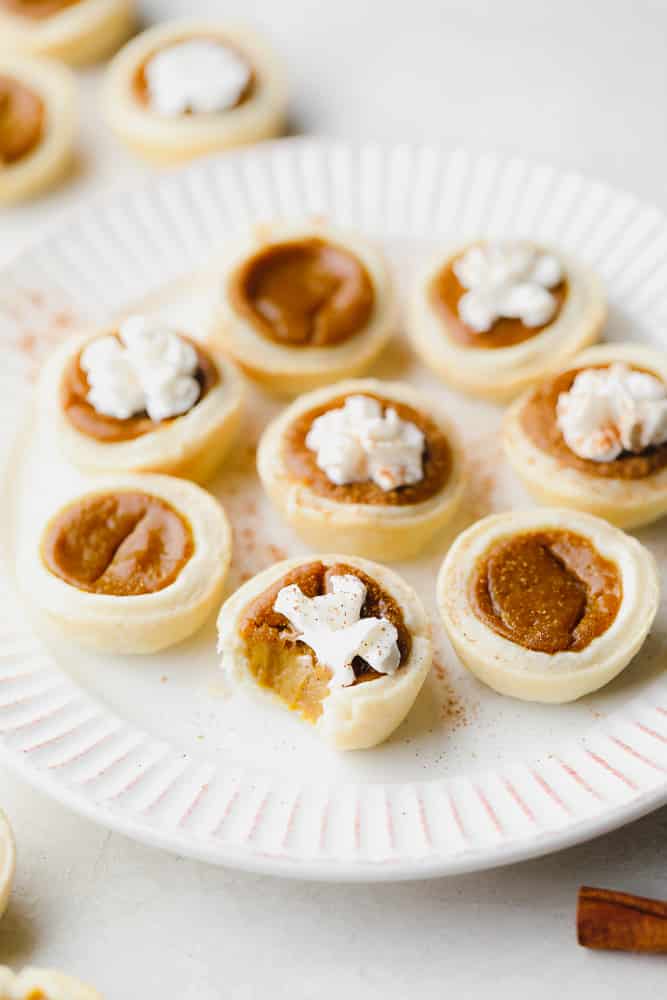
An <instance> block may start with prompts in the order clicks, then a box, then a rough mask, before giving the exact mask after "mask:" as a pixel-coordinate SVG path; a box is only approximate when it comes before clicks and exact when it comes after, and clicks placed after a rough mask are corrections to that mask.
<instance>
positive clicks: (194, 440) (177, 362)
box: [39, 316, 243, 482]
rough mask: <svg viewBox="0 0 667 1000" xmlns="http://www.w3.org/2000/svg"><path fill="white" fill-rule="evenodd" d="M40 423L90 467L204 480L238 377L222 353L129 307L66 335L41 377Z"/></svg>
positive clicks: (219, 449) (218, 449) (225, 434)
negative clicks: (99, 326) (95, 326)
mask: <svg viewBox="0 0 667 1000" xmlns="http://www.w3.org/2000/svg"><path fill="white" fill-rule="evenodd" d="M39 400H40V405H41V410H42V413H43V416H44V421H43V423H44V426H45V427H46V428H47V429H48V431H49V433H54V434H55V435H56V437H57V440H58V443H59V446H60V447H61V449H62V451H63V453H64V455H65V457H66V458H67V459H68V460H69V461H71V462H73V463H74V464H75V465H77V466H79V467H80V468H82V469H83V470H85V471H86V472H90V473H101V472H105V473H106V472H162V473H169V474H171V475H177V476H183V477H185V478H188V479H194V480H195V481H197V482H204V481H205V480H206V479H208V478H210V476H211V475H212V474H213V473H214V472H215V471H216V469H217V468H218V466H219V465H220V463H221V461H222V460H223V458H224V456H225V454H226V453H227V451H228V449H229V447H230V446H231V444H232V441H233V440H234V437H235V435H236V432H237V430H238V425H239V421H240V416H241V409H242V402H243V388H242V382H241V379H240V377H239V375H238V373H237V372H236V370H235V369H234V366H233V365H231V364H230V363H229V362H228V361H227V360H226V359H225V357H224V356H223V355H222V353H221V352H220V351H219V350H216V349H215V348H214V347H213V346H211V345H204V344H201V343H198V342H196V341H195V340H193V339H191V338H189V337H188V336H187V335H186V334H184V333H181V332H180V331H176V330H172V329H171V328H169V327H168V326H166V325H165V324H162V323H156V322H149V321H147V320H146V319H144V318H143V317H141V316H134V317H130V319H128V320H125V321H124V322H123V323H121V324H120V326H119V327H117V328H111V329H109V330H105V331H101V332H100V333H98V334H94V335H92V336H90V335H86V336H82V337H74V338H72V339H70V340H68V341H66V342H65V343H64V344H63V345H62V346H61V347H60V348H59V349H58V350H57V351H56V352H55V353H54V355H53V356H52V358H50V359H49V361H48V362H47V364H46V366H45V368H44V371H43V373H42V376H41V378H40V387H39Z"/></svg>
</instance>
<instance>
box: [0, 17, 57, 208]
mask: <svg viewBox="0 0 667 1000" xmlns="http://www.w3.org/2000/svg"><path fill="white" fill-rule="evenodd" d="M1 31H2V28H1V27H0V33H1ZM75 128H76V95H75V90H74V80H73V77H72V75H71V73H70V72H69V70H67V69H65V67H63V66H59V65H58V64H57V63H53V62H49V61H47V60H45V59H37V58H30V57H27V56H14V55H10V54H3V53H2V52H0V205H3V204H11V203H13V202H16V201H20V200H21V199H24V198H29V197H31V196H32V195H35V194H37V193H38V192H39V191H42V190H44V189H45V188H47V187H49V186H51V185H52V184H54V183H55V182H56V181H57V180H58V179H59V178H60V177H61V175H62V174H63V173H64V172H65V171H66V170H67V168H68V166H69V164H70V160H71V158H72V152H73V148H74V134H75Z"/></svg>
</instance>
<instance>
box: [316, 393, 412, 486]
mask: <svg viewBox="0 0 667 1000" xmlns="http://www.w3.org/2000/svg"><path fill="white" fill-rule="evenodd" d="M306 447H307V448H309V449H310V450H311V451H314V452H316V455H317V457H316V462H317V465H318V466H319V468H320V469H322V470H323V471H324V472H325V473H326V475H327V477H328V479H329V480H330V481H331V482H332V483H335V484H336V485H337V486H344V485H346V484H347V483H362V482H367V481H368V480H372V481H373V482H374V483H376V484H377V485H378V486H379V487H380V489H382V490H393V489H396V488H397V487H399V486H406V485H409V484H411V483H418V482H419V481H420V479H422V477H423V474H424V472H423V453H424V435H423V433H422V431H421V430H420V429H419V428H418V427H417V425H416V424H413V423H412V422H411V421H409V420H402V419H401V417H399V415H398V413H397V412H396V410H394V409H393V407H387V409H386V411H385V412H384V413H383V408H382V404H381V403H380V402H379V401H378V400H377V399H372V398H371V397H370V396H348V397H347V399H346V400H345V403H344V405H343V406H342V407H339V408H337V409H334V410H328V411H327V412H326V413H323V414H322V416H320V417H317V418H316V419H315V420H314V421H313V424H312V427H311V428H310V430H309V432H308V434H307V436H306Z"/></svg>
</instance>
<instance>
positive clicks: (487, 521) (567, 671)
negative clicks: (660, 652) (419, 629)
mask: <svg viewBox="0 0 667 1000" xmlns="http://www.w3.org/2000/svg"><path fill="white" fill-rule="evenodd" d="M553 529H562V530H564V531H570V532H576V533H577V534H580V535H583V536H584V537H585V538H587V539H589V540H590V542H591V543H592V544H593V545H594V546H595V548H596V549H597V550H598V551H599V552H600V553H601V555H603V556H604V557H606V558H607V559H609V560H611V561H612V562H613V563H614V564H615V565H616V566H617V567H618V569H619V571H620V574H621V584H622V590H623V596H622V600H621V605H620V607H619V610H618V613H617V615H616V617H615V619H614V621H613V622H612V624H611V625H610V626H609V628H608V629H606V631H605V632H603V633H602V634H601V635H599V636H597V637H596V638H595V639H593V640H592V642H590V643H589V644H588V645H587V646H586V647H584V648H583V649H581V650H577V651H571V650H567V651H565V652H559V653H554V654H550V653H542V652H538V651H536V650H531V649H526V648H525V647H523V646H521V645H519V644H518V643H515V642H512V641H511V640H509V639H505V638H503V636H501V635H499V634H498V633H497V632H495V631H494V630H493V629H492V628H490V627H489V626H488V625H486V624H485V623H484V622H483V621H481V619H480V618H478V617H477V615H476V614H475V613H474V611H473V609H472V606H471V604H470V585H471V581H472V578H473V576H474V574H475V572H476V569H477V566H478V563H479V560H480V558H482V557H483V556H484V554H485V553H486V551H487V550H488V548H489V546H490V545H491V544H493V543H495V542H498V541H500V540H501V539H504V538H510V537H512V536H513V535H515V534H521V533H523V532H527V531H542V530H553ZM436 596H437V605H438V610H439V611H440V614H441V616H442V619H443V622H444V625H445V629H446V631H447V633H448V635H449V638H450V641H451V643H452V645H453V647H454V649H455V651H456V652H457V654H458V656H459V658H460V659H461V662H462V663H463V664H464V666H466V667H467V668H468V670H470V671H471V672H472V673H473V674H475V675H476V676H477V677H478V678H479V679H480V680H481V681H483V682H484V683H485V684H488V685H489V687H492V688H493V689H494V690H495V691H498V692H499V693H500V694H505V695H509V696H510V697H512V698H519V699H521V700H522V701H538V702H553V703H562V702H568V701H574V700H575V699H577V698H581V697H582V696H583V695H586V694H589V693H590V692H592V691H597V690H598V688H601V687H603V686H604V685H605V684H607V683H609V681H611V680H612V679H613V678H614V677H616V676H617V674H619V673H620V672H621V671H622V670H623V669H624V668H625V667H626V666H627V665H628V664H629V663H630V661H631V660H632V658H633V656H634V655H635V654H636V653H637V651H638V650H639V649H640V647H641V646H642V644H643V642H644V640H645V639H646V636H647V635H648V632H649V629H650V628H651V625H652V623H653V619H654V618H655V614H656V611H657V609H658V602H659V597H660V581H659V576H658V568H657V565H656V562H655V559H654V558H653V556H652V555H651V553H650V552H649V551H648V549H646V548H645V547H644V546H643V545H641V544H640V543H639V542H638V541H637V540H636V539H635V538H632V537H630V536H629V535H626V534H624V533H623V532H622V531H621V530H620V529H619V528H616V527H614V526H613V525H611V524H609V523H608V522H607V521H603V520H602V519H601V518H597V517H593V516H592V515H590V514H582V513H579V512H576V511H572V510H564V509H558V508H551V509H546V508H537V509H533V510H524V511H507V512H505V513H503V514H494V515H492V516H490V517H486V518H483V519H482V520H481V521H477V522H476V523H475V524H473V525H472V526H471V527H470V528H468V529H467V530H466V531H464V532H463V533H462V534H461V535H459V537H458V538H457V539H456V541H455V542H454V544H453V545H452V547H451V548H450V550H449V552H448V553H447V556H446V557H445V560H444V562H443V564H442V567H441V569H440V572H439V574H438V581H437V588H436Z"/></svg>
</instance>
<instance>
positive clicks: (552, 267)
mask: <svg viewBox="0 0 667 1000" xmlns="http://www.w3.org/2000/svg"><path fill="white" fill-rule="evenodd" d="M452 269H453V271H454V274H455V275H456V277H457V278H458V280H459V282H460V283H461V284H462V285H463V287H464V288H466V289H467V291H466V293H465V294H464V295H462V296H461V298H460V299H459V302H458V312H459V316H460V317H461V319H462V320H463V322H464V323H465V324H466V326H468V327H470V328H471V329H472V330H474V331H475V332H477V333H485V332H486V331H487V330H490V329H491V327H492V326H493V324H494V323H495V322H496V321H497V320H499V319H502V318H507V319H519V320H521V322H522V323H524V325H525V326H529V327H534V326H543V325H544V324H545V323H548V322H549V320H550V319H551V317H552V316H553V315H554V313H555V311H556V306H557V303H556V299H555V298H554V296H553V295H552V294H551V292H550V291H549V289H551V288H554V287H555V286H556V285H558V284H559V283H560V282H561V281H562V280H563V269H562V267H561V264H560V261H559V260H558V258H557V257H555V256H554V255H553V254H550V253H544V252H543V251H541V250H540V249H539V248H537V247H534V246H532V245H531V244H530V243H523V242H495V243H482V244H478V245H476V246H472V247H470V248H469V249H468V250H466V252H465V253H464V254H462V256H461V257H459V258H458V259H457V260H455V261H454V263H453V264H452Z"/></svg>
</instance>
